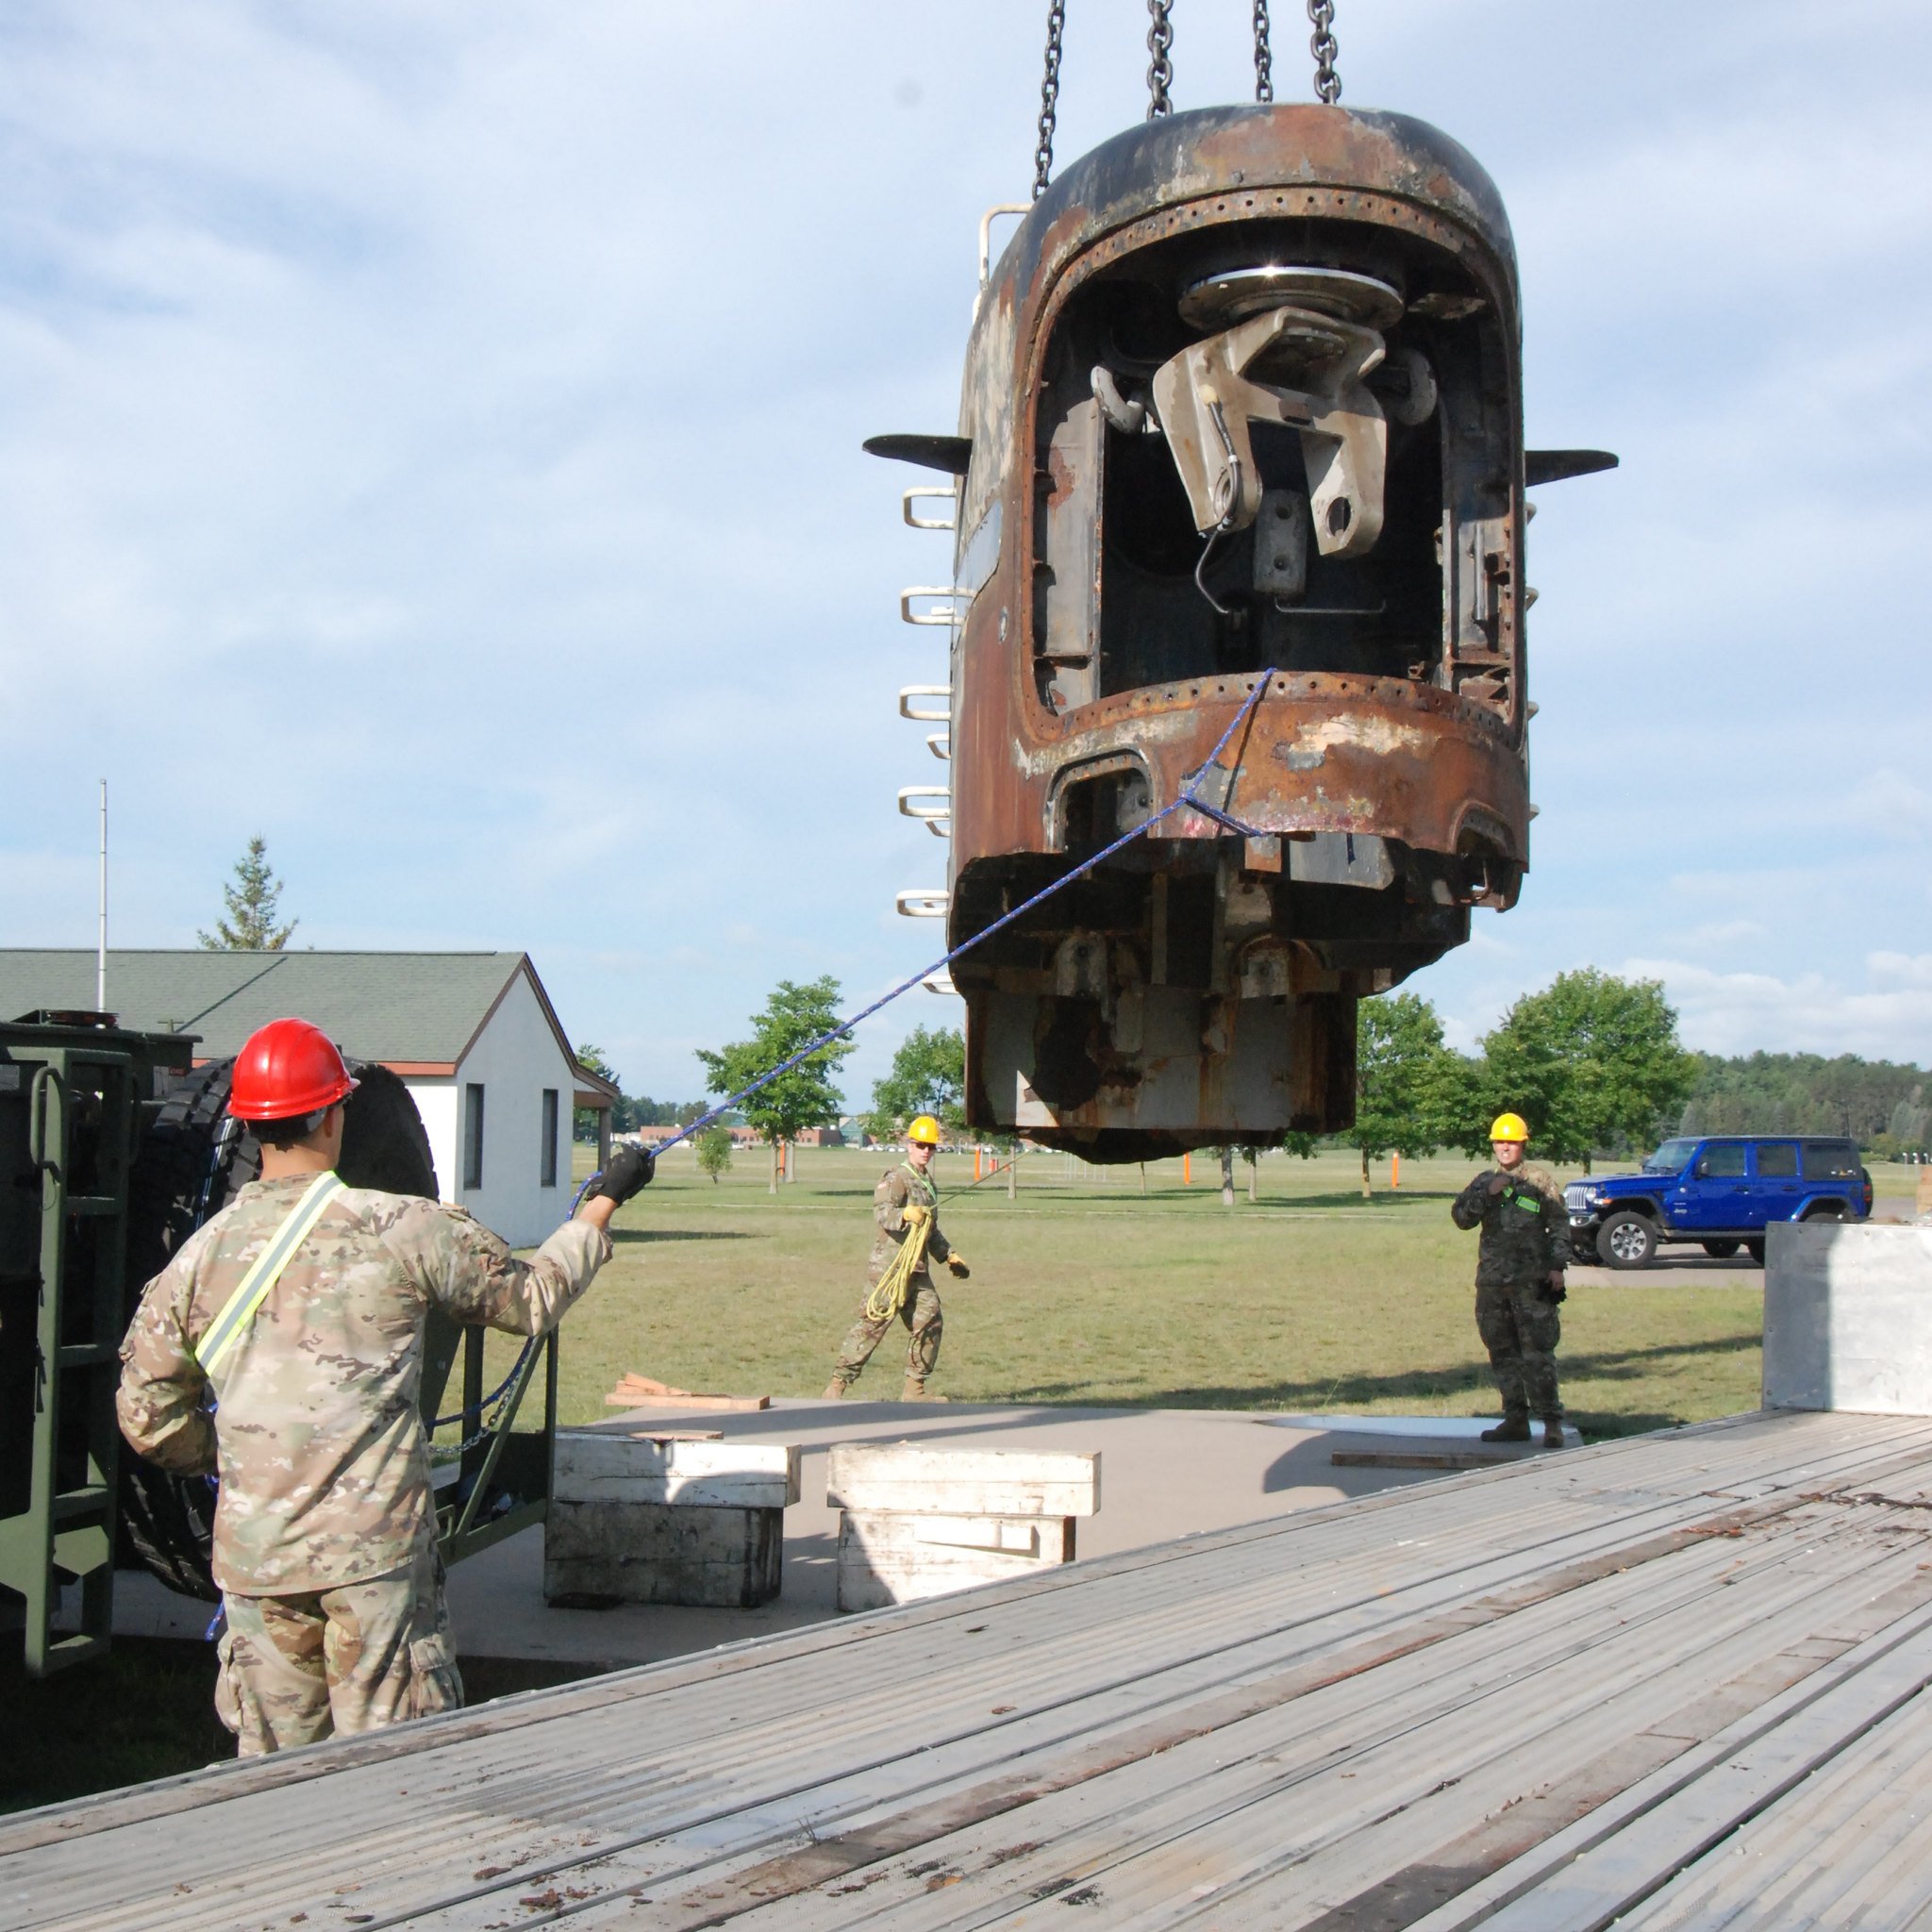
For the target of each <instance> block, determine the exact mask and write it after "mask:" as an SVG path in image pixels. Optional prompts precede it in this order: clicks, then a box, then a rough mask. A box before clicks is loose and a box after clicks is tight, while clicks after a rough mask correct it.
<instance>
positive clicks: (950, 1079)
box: [865, 1026, 966, 1141]
mask: <svg viewBox="0 0 1932 1932" xmlns="http://www.w3.org/2000/svg"><path fill="white" fill-rule="evenodd" d="M965 1088H966V1041H965V1037H964V1036H963V1035H962V1034H961V1033H960V1031H959V1029H958V1027H957V1026H934V1027H926V1026H915V1027H914V1028H913V1029H912V1031H911V1032H910V1033H908V1035H907V1036H906V1038H905V1039H904V1040H902V1041H900V1042H899V1050H898V1052H897V1053H895V1054H894V1055H893V1056H892V1065H891V1071H890V1072H889V1073H888V1074H886V1076H885V1078H884V1079H882V1080H879V1081H877V1082H875V1083H874V1087H873V1090H872V1111H871V1113H870V1114H868V1115H867V1116H866V1121H865V1131H866V1132H867V1133H868V1134H870V1135H871V1136H872V1137H873V1139H874V1140H875V1141H890V1140H892V1139H895V1138H896V1137H897V1136H898V1135H899V1134H900V1133H901V1132H903V1131H904V1129H905V1126H906V1124H907V1122H908V1121H909V1120H911V1119H912V1118H913V1117H914V1116H915V1115H917V1114H922V1113H929V1114H931V1115H933V1116H934V1118H935V1119H937V1120H938V1121H939V1122H940V1123H941V1125H943V1126H948V1127H963V1126H964V1125H965V1124H966V1109H965V1106H964V1095H965Z"/></svg>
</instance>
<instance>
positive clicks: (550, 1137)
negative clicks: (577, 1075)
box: [537, 1087, 557, 1188]
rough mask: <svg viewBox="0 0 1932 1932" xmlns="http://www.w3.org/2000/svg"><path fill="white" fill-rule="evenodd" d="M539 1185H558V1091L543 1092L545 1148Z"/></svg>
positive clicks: (553, 1089) (545, 1090)
mask: <svg viewBox="0 0 1932 1932" xmlns="http://www.w3.org/2000/svg"><path fill="white" fill-rule="evenodd" d="M537 1175H538V1180H539V1183H540V1184H541V1186H543V1187H546V1188H554V1187H555V1186H556V1185H557V1089H556V1088H555V1087H546V1088H544V1090H543V1146H542V1151H541V1155H540V1156H539V1158H538V1162H537Z"/></svg>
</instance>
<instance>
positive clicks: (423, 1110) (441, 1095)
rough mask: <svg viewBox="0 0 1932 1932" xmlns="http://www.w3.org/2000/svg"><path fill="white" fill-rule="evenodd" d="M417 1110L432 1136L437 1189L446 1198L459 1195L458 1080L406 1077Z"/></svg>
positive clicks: (431, 1151) (430, 1146)
mask: <svg viewBox="0 0 1932 1932" xmlns="http://www.w3.org/2000/svg"><path fill="white" fill-rule="evenodd" d="M403 1085H404V1086H405V1087H407V1088H408V1090H409V1098H410V1099H411V1100H413V1101H414V1102H415V1103H416V1111H417V1112H418V1113H420V1114H421V1115H422V1116H423V1128H424V1131H425V1133H426V1134H427V1135H428V1136H429V1156H430V1158H431V1159H432V1160H433V1161H435V1163H436V1187H437V1192H438V1193H439V1194H440V1195H441V1198H442V1199H443V1200H445V1201H454V1200H455V1199H456V1198H457V1184H458V1182H459V1181H460V1180H461V1179H462V1177H463V1174H462V1168H461V1165H460V1161H461V1154H460V1151H459V1149H458V1140H457V1127H458V1120H459V1117H460V1112H461V1110H460V1108H458V1105H457V1083H456V1082H455V1081H454V1080H450V1079H440V1080H439V1079H429V1078H424V1077H420V1076H416V1075H412V1076H411V1077H410V1078H408V1079H407V1080H405V1081H404V1082H403Z"/></svg>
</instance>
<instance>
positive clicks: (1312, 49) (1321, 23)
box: [1308, 0, 1341, 108]
mask: <svg viewBox="0 0 1932 1932" xmlns="http://www.w3.org/2000/svg"><path fill="white" fill-rule="evenodd" d="M1308 19H1309V20H1310V22H1312V23H1313V25H1314V28H1315V31H1314V32H1313V33H1312V34H1310V35H1309V36H1308V52H1309V53H1311V54H1312V55H1313V56H1314V57H1315V98H1316V99H1317V100H1318V101H1320V102H1321V103H1322V104H1323V106H1324V107H1328V108H1332V107H1333V106H1334V105H1335V104H1336V102H1337V101H1339V100H1340V99H1341V77H1340V76H1339V75H1337V74H1336V72H1335V56H1336V55H1337V53H1338V52H1340V51H1341V50H1340V49H1339V48H1338V47H1337V46H1336V44H1335V0H1308Z"/></svg>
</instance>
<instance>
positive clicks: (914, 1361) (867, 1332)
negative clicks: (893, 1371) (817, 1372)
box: [832, 1274, 946, 1389]
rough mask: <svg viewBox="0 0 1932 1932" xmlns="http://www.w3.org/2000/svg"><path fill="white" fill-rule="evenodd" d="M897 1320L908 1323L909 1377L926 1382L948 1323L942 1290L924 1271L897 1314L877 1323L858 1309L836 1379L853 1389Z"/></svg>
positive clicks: (834, 1372)
mask: <svg viewBox="0 0 1932 1932" xmlns="http://www.w3.org/2000/svg"><path fill="white" fill-rule="evenodd" d="M895 1320H896V1321H900V1322H903V1323H905V1324H906V1327H907V1330H908V1336H909V1340H908V1341H907V1344H906V1376H907V1379H908V1381H912V1382H923V1381H924V1380H925V1378H926V1377H927V1376H928V1375H929V1374H932V1372H933V1370H934V1369H935V1368H936V1367H937V1366H938V1364H939V1358H940V1336H941V1333H942V1332H943V1331H944V1329H945V1325H946V1323H945V1317H944V1316H943V1315H942V1314H941V1312H940V1291H939V1290H938V1289H936V1288H935V1287H934V1286H933V1285H932V1277H931V1276H930V1275H925V1274H920V1275H915V1276H914V1277H913V1278H912V1280H911V1281H910V1282H909V1283H908V1286H907V1290H906V1299H905V1301H904V1303H903V1304H902V1305H901V1306H900V1308H899V1312H898V1314H897V1315H896V1316H892V1315H888V1316H887V1317H886V1319H885V1320H884V1321H883V1322H874V1321H872V1320H870V1319H868V1317H867V1315H866V1313H865V1310H864V1309H863V1308H861V1309H860V1310H859V1313H858V1321H856V1322H855V1323H853V1324H852V1326H851V1327H850V1328H848V1329H847V1330H846V1331H845V1340H844V1341H841V1343H840V1344H839V1360H838V1364H837V1366H836V1367H835V1368H834V1369H833V1370H832V1379H833V1381H835V1382H838V1383H840V1384H841V1385H842V1386H843V1387H845V1388H847V1389H849V1388H851V1386H852V1385H853V1383H855V1382H856V1381H858V1372H859V1370H861V1369H862V1368H864V1366H865V1365H866V1363H867V1362H868V1361H869V1360H870V1359H871V1358H872V1352H873V1350H874V1349H875V1348H876V1347H877V1346H878V1345H879V1343H880V1342H882V1341H884V1340H885V1339H886V1331H887V1330H888V1329H889V1328H890V1327H891V1325H892V1324H893V1322H894V1321H895Z"/></svg>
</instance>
